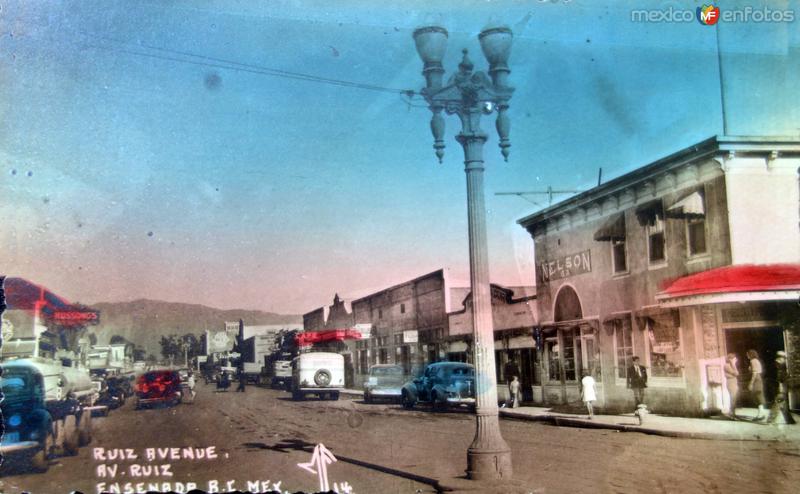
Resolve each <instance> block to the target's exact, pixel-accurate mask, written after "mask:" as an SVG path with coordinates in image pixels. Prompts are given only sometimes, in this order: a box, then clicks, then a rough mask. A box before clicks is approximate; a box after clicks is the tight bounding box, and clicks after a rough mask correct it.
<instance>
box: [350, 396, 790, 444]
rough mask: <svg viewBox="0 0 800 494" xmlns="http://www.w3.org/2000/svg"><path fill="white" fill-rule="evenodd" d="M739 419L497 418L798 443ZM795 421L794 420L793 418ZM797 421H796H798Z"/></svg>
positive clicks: (746, 416)
mask: <svg viewBox="0 0 800 494" xmlns="http://www.w3.org/2000/svg"><path fill="white" fill-rule="evenodd" d="M342 394H346V395H350V396H362V395H363V393H362V391H360V390H353V389H345V390H342ZM736 415H737V417H739V420H731V419H729V418H728V417H723V416H715V417H710V418H688V417H667V416H663V415H658V414H649V415H647V417H645V420H644V422H643V424H642V425H639V420H638V418H637V417H635V416H634V415H633V413H628V414H622V415H595V416H594V418H593V419H592V420H589V419H588V418H587V416H586V415H585V414H584V415H578V414H571V413H561V412H552V411H551V409H550V408H545V407H534V406H523V407H519V408H501V409H500V416H501V417H504V418H508V419H515V420H530V421H536V422H546V423H549V424H553V425H556V426H561V427H583V428H587V429H589V428H591V429H611V430H616V431H620V432H640V433H643V434H654V435H659V436H668V437H682V438H692V439H716V440H728V441H800V423H798V424H796V425H786V424H783V423H782V419H781V418H779V419H778V420H779V421H780V423H779V424H778V425H769V424H765V423H764V422H754V421H753V420H752V419H753V418H754V417H755V415H756V410H755V409H747V408H744V409H739V410H737V411H736ZM795 420H798V417H797V416H795ZM799 422H800V420H799Z"/></svg>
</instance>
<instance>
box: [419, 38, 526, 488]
mask: <svg viewBox="0 0 800 494" xmlns="http://www.w3.org/2000/svg"><path fill="white" fill-rule="evenodd" d="M478 39H479V40H480V43H481V49H482V50H483V54H484V56H485V57H486V59H487V60H488V62H489V76H490V77H491V79H490V78H489V77H487V76H486V74H485V73H483V72H474V73H473V71H472V69H473V65H472V62H471V61H470V59H469V56H468V54H467V50H466V49H465V50H463V53H464V56H463V59H462V61H461V63H460V64H459V65H458V72H456V73H455V74H453V76H452V77H450V79H449V80H448V81H447V84H446V85H442V79H443V76H444V68H443V67H442V58H444V53H445V49H446V47H447V30H446V29H444V28H442V27H439V26H427V27H421V28H419V29H417V30H415V31H414V41H415V43H416V45H417V52H418V53H419V56H420V58H422V61H423V62H424V68H423V70H422V74H423V75H424V76H425V81H426V83H427V84H426V86H425V88H423V89H422V95H423V97H424V98H425V100H426V101H427V102H428V105H429V107H430V109H431V112H432V113H433V116H432V117H431V131H432V132H433V139H434V144H433V147H434V149H435V150H436V156H437V157H438V158H439V162H440V163H441V162H442V157H443V156H444V147H445V146H444V139H443V138H444V117H443V116H442V111H444V112H446V113H447V114H448V115H452V114H456V115H458V117H459V118H460V119H461V132H459V134H458V135H457V136H456V140H457V141H458V142H459V143H460V144H461V146H463V148H464V171H465V172H466V174H467V214H468V216H469V267H470V285H471V290H472V321H473V331H474V337H473V339H474V345H473V352H474V353H473V357H474V359H473V360H474V362H475V371H476V373H477V377H476V398H477V400H476V401H477V406H476V410H475V413H476V416H477V420H476V431H475V439H474V440H473V441H472V445H471V446H470V447H469V449H468V450H467V474H468V475H469V478H470V479H474V480H491V479H501V478H504V479H510V478H511V449H510V448H509V447H508V445H507V444H506V442H505V441H504V440H503V437H502V436H501V435H500V424H499V421H498V413H497V380H496V379H495V359H494V329H493V325H492V301H491V292H490V288H489V262H488V253H487V243H486V207H485V205H484V197H483V144H484V143H485V142H486V139H487V135H486V134H485V133H484V132H483V131H482V130H481V127H480V119H481V115H490V114H492V113H493V112H497V120H496V127H497V134H498V135H499V137H500V151H501V153H502V154H503V157H504V158H505V159H506V160H508V151H509V149H508V148H509V147H511V143H510V142H509V140H508V132H509V129H510V123H509V120H508V115H507V113H506V112H507V110H508V100H509V99H510V98H511V94H512V93H513V92H514V88H512V87H509V86H508V84H507V80H508V74H509V72H510V70H509V68H508V63H507V62H508V56H509V54H510V53H511V40H512V33H511V30H510V29H509V28H507V27H493V28H488V29H484V30H483V31H482V32H481V33H480V35H479V36H478Z"/></svg>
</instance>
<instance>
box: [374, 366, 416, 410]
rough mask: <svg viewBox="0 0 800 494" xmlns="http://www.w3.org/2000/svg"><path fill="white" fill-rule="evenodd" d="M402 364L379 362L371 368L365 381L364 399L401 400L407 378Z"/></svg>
mask: <svg viewBox="0 0 800 494" xmlns="http://www.w3.org/2000/svg"><path fill="white" fill-rule="evenodd" d="M407 377H408V376H407V375H406V373H405V372H404V371H403V366H402V365H393V364H377V365H373V366H372V367H370V368H369V374H367V382H365V383H364V401H365V402H367V403H372V402H373V401H374V400H379V399H384V400H399V399H400V396H401V390H402V388H403V384H404V383H405V382H406V379H407Z"/></svg>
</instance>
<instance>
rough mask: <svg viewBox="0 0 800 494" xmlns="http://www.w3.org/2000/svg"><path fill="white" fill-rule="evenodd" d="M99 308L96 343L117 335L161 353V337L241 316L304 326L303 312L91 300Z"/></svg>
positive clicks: (260, 321) (213, 326)
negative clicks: (283, 312)
mask: <svg viewBox="0 0 800 494" xmlns="http://www.w3.org/2000/svg"><path fill="white" fill-rule="evenodd" d="M92 308H93V309H96V310H98V311H100V323H99V324H98V325H97V326H94V327H91V328H90V332H92V333H94V334H96V335H97V343H98V344H100V345H104V344H108V343H109V340H110V339H111V337H112V336H114V335H119V336H123V337H124V338H126V339H127V340H128V341H131V342H133V343H134V344H136V345H139V346H141V347H143V348H144V349H145V350H146V351H147V352H148V353H152V354H153V355H156V356H159V357H160V351H161V347H160V346H159V343H158V342H159V340H160V339H161V337H162V336H164V335H168V334H186V333H194V334H196V335H197V336H198V337H199V336H200V335H201V334H203V333H204V332H205V330H206V329H223V328H224V327H225V322H226V321H238V320H239V319H242V320H243V321H244V323H245V325H247V326H251V325H252V326H259V325H273V324H274V325H284V324H285V325H287V326H293V327H297V326H302V323H303V316H301V315H294V314H288V315H287V314H275V313H272V312H263V311H258V310H243V309H233V310H222V309H215V308H213V307H207V306H205V305H198V304H184V303H175V302H164V301H160V300H147V299H141V300H134V301H131V302H100V303H96V304H92Z"/></svg>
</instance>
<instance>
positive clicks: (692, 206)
mask: <svg viewBox="0 0 800 494" xmlns="http://www.w3.org/2000/svg"><path fill="white" fill-rule="evenodd" d="M667 215H668V216H669V217H670V218H702V217H704V216H705V215H706V208H705V205H704V201H703V195H702V194H701V193H700V191H695V192H692V193H691V194H689V195H688V196H686V197H684V198H683V199H681V200H680V201H678V202H676V203H675V204H673V205H672V206H670V207H668V208H667Z"/></svg>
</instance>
